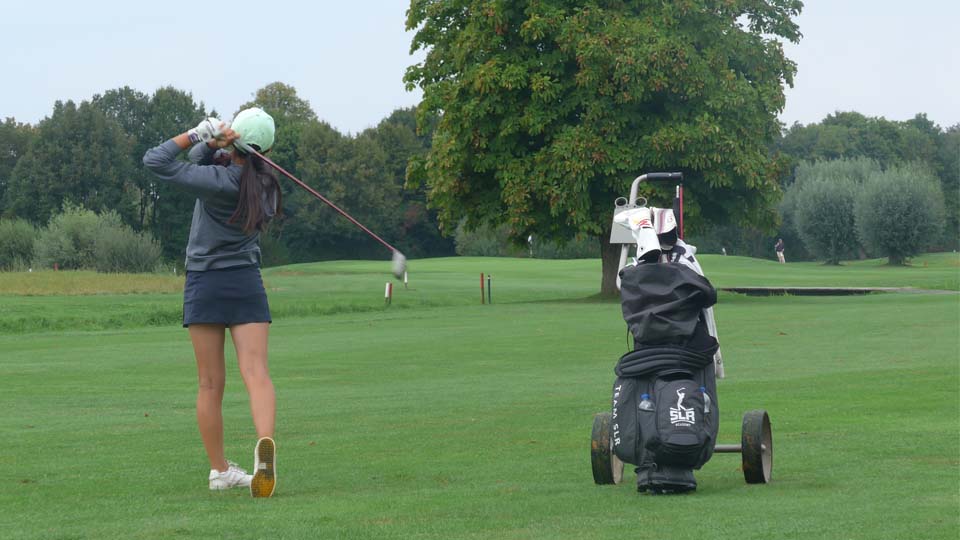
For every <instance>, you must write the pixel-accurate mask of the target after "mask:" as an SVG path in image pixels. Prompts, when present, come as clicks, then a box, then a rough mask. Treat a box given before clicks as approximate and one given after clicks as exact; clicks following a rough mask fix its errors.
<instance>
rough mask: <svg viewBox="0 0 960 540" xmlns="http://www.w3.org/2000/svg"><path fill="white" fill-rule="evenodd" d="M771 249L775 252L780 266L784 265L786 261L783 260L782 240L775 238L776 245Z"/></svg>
mask: <svg viewBox="0 0 960 540" xmlns="http://www.w3.org/2000/svg"><path fill="white" fill-rule="evenodd" d="M773 249H774V250H775V251H776V252H777V260H778V261H780V264H786V262H787V261H786V260H784V258H783V238H777V243H776V244H774V246H773Z"/></svg>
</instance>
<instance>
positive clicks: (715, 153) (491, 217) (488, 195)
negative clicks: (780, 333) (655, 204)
mask: <svg viewBox="0 0 960 540" xmlns="http://www.w3.org/2000/svg"><path fill="white" fill-rule="evenodd" d="M801 7H802V3H801V2H800V1H798V0H749V1H748V0H731V1H727V2H716V1H708V0H686V1H681V2H646V1H633V2H623V1H604V0H585V1H579V2H573V1H569V0H411V4H410V9H409V11H408V13H407V28H408V29H409V30H415V31H416V34H415V36H414V38H413V43H412V47H411V48H412V50H419V49H425V50H426V51H427V53H426V57H425V59H424V60H423V62H421V63H419V64H416V65H413V66H411V67H410V68H408V70H407V73H406V76H405V80H406V82H407V84H408V86H410V87H413V86H419V87H421V88H422V89H423V93H424V98H423V101H422V102H421V105H420V109H419V111H420V113H421V114H422V115H424V116H427V115H429V114H432V113H437V114H440V115H441V116H440V120H439V123H438V125H437V128H436V132H435V134H434V137H433V145H432V148H431V150H430V152H429V154H428V155H427V156H426V157H424V158H423V159H419V160H415V161H414V162H413V163H412V165H411V169H410V172H409V174H410V179H411V180H412V181H417V180H423V181H425V182H426V183H427V184H428V186H429V188H430V197H431V202H432V204H433V205H435V206H436V207H437V208H438V209H439V217H440V221H441V224H442V225H443V226H444V227H445V228H446V229H447V230H448V231H449V230H451V229H452V227H453V226H454V225H455V224H456V223H457V222H459V221H460V220H461V218H466V220H467V224H468V226H475V225H477V224H480V223H483V222H492V223H508V224H509V225H510V227H511V231H512V234H513V236H514V238H517V239H523V238H526V237H527V235H528V234H530V233H535V234H536V235H538V236H539V237H544V238H571V237H573V236H574V235H575V234H576V233H580V232H582V233H588V234H592V235H596V236H598V237H599V238H600V240H601V243H602V246H603V249H602V254H603V280H602V282H601V292H603V293H606V294H612V293H614V292H615V290H616V289H615V285H614V278H615V271H616V252H617V250H616V248H611V246H609V245H607V244H605V243H603V242H605V240H606V237H607V234H608V231H609V227H610V223H611V209H612V203H613V201H614V199H615V198H616V197H617V196H621V195H623V194H624V192H625V191H626V189H627V186H628V185H629V180H631V179H632V178H633V177H635V176H637V175H638V174H640V173H643V172H647V171H658V170H680V171H682V172H684V173H685V175H686V183H685V185H686V186H687V187H688V198H687V200H688V202H689V204H688V211H689V215H688V220H687V222H688V223H690V222H691V221H692V223H691V224H693V225H696V224H700V225H703V224H705V223H708V222H710V223H722V222H726V221H733V222H740V223H747V222H751V223H754V224H758V225H759V226H765V227H771V226H772V225H773V224H774V223H775V221H776V213H775V211H774V203H775V201H776V200H777V198H778V196H779V194H778V186H777V182H776V177H777V166H776V161H775V160H773V159H771V156H770V154H769V152H768V148H769V147H770V146H771V145H772V142H773V140H774V139H775V138H776V137H778V136H779V123H778V121H777V119H776V115H777V113H778V112H779V111H780V110H782V108H783V105H784V93H783V85H784V83H787V84H792V80H793V75H794V72H795V65H794V64H793V63H792V62H791V61H790V60H788V59H787V58H786V57H785V56H784V53H783V49H782V47H781V44H780V42H779V41H778V38H783V39H787V40H790V41H797V40H798V39H799V37H800V33H799V31H798V28H797V26H796V24H795V23H794V22H793V20H792V17H795V16H796V15H798V14H799V12H800V9H801ZM664 203H665V201H664ZM689 218H692V219H689Z"/></svg>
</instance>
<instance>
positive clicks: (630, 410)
mask: <svg viewBox="0 0 960 540" xmlns="http://www.w3.org/2000/svg"><path fill="white" fill-rule="evenodd" d="M639 382H640V380H639V379H637V378H636V377H617V379H616V381H614V383H613V409H612V411H611V412H612V418H611V420H612V425H611V426H610V427H611V430H610V438H611V443H612V444H613V452H614V454H616V455H617V457H618V458H620V460H621V461H623V462H625V463H634V464H636V463H639V455H638V452H639V449H640V426H639V424H638V419H637V416H638V413H639V412H640V411H639V409H638V404H639V399H640V389H639Z"/></svg>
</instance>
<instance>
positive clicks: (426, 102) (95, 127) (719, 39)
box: [0, 0, 960, 293]
mask: <svg viewBox="0 0 960 540" xmlns="http://www.w3.org/2000/svg"><path fill="white" fill-rule="evenodd" d="M801 8H802V2H800V1H799V0H758V1H751V2H722V3H719V4H718V3H716V2H679V3H678V2H660V3H643V2H641V3H636V2H633V3H631V2H613V3H611V2H605V1H600V0H582V1H578V2H569V1H566V0H516V1H513V2H489V1H487V0H456V1H454V0H411V1H410V8H409V10H408V20H407V29H408V30H410V31H412V32H413V33H414V38H413V43H412V49H414V50H417V49H422V50H424V51H426V54H425V55H424V60H423V61H422V62H420V63H418V64H416V65H413V66H410V67H409V68H408V70H407V73H406V76H405V81H406V83H407V85H408V86H409V87H411V88H413V87H420V88H421V89H422V90H423V95H424V98H423V101H422V103H421V104H420V105H419V106H418V108H417V111H416V115H415V116H416V120H415V119H414V114H413V112H412V111H409V110H400V111H396V112H394V113H393V114H392V115H391V116H390V117H388V118H387V119H385V120H384V121H383V122H381V124H380V125H378V126H377V127H375V128H372V129H369V130H366V131H364V132H362V133H359V134H356V135H344V134H341V133H339V132H337V131H336V130H335V129H333V128H332V127H330V126H329V125H328V124H326V123H324V122H322V121H321V120H319V118H318V117H317V115H316V113H315V112H314V111H313V109H312V108H311V107H310V104H309V103H307V102H306V101H305V100H303V99H301V98H299V97H298V96H297V95H296V92H295V90H294V89H293V88H291V87H289V86H286V85H284V84H281V83H274V84H271V85H268V86H267V87H265V88H263V89H261V90H259V91H258V92H257V93H256V95H255V96H254V100H253V101H252V102H251V103H256V104H257V105H260V106H262V107H264V108H265V109H266V110H267V111H268V112H270V113H271V114H272V115H273V116H274V117H275V118H276V119H277V124H278V128H279V134H278V141H277V145H276V147H275V150H274V157H275V159H276V161H278V162H279V163H281V164H282V165H284V166H286V167H289V168H290V169H292V170H293V172H295V173H296V174H298V175H300V176H302V177H303V178H305V179H306V180H308V181H310V182H311V183H312V184H314V185H315V186H316V187H317V188H318V189H319V190H320V191H322V192H324V193H326V194H328V195H329V196H330V197H331V198H332V199H333V200H334V201H336V202H337V203H339V204H342V205H343V207H344V208H346V209H347V210H348V211H350V212H351V213H353V214H354V215H355V216H356V217H357V218H359V219H360V220H361V221H364V222H367V223H369V224H370V225H371V226H372V227H373V228H375V229H377V230H378V231H380V232H383V234H384V236H385V237H387V239H388V240H390V241H392V242H394V243H395V244H396V245H398V247H401V248H402V249H404V250H406V251H407V253H408V254H409V255H411V256H425V255H440V254H448V253H452V251H453V245H452V243H451V241H450V240H449V239H448V238H444V237H442V236H441V235H440V234H439V231H440V230H443V231H446V232H447V233H451V234H452V233H453V232H454V231H455V230H456V229H457V228H458V227H460V226H463V228H464V229H463V230H465V231H467V232H469V231H473V230H477V229H478V228H482V227H487V230H489V231H493V233H494V234H503V233H505V234H507V235H508V237H509V238H510V239H512V240H513V241H515V242H516V243H518V244H519V245H525V244H526V239H527V238H528V237H529V236H530V235H533V236H534V237H536V238H538V239H541V240H558V241H561V242H562V241H564V240H569V239H571V238H580V239H583V238H593V239H595V241H597V242H598V244H599V246H598V248H599V249H598V252H599V253H600V254H601V258H602V260H603V279H602V284H601V292H604V293H613V292H615V287H614V282H615V271H616V262H617V251H618V250H617V249H616V248H614V247H611V246H609V245H608V244H607V243H606V241H605V240H606V238H608V236H609V228H610V226H611V223H610V212H611V203H612V201H613V200H614V199H615V198H616V197H618V196H620V195H623V193H624V191H625V189H626V187H627V186H628V185H629V182H630V180H631V179H632V178H633V177H634V176H636V175H637V174H640V173H643V172H649V171H658V170H660V171H662V170H669V171H681V172H683V173H684V176H685V185H686V188H687V189H686V199H685V202H686V212H687V215H686V216H685V218H686V219H685V224H686V225H687V228H688V230H689V232H690V233H692V234H694V235H697V234H700V235H707V236H710V235H714V236H716V235H717V234H722V235H724V237H723V238H719V239H716V240H718V242H717V243H718V244H720V245H722V246H727V247H728V252H733V253H738V252H739V253H745V254H751V255H756V254H769V253H770V252H769V246H771V245H772V238H773V237H774V236H773V235H774V233H777V232H779V234H781V235H784V236H786V235H788V234H794V235H795V236H796V235H798V234H799V233H798V232H797V231H795V230H794V229H791V228H789V227H785V228H784V229H783V230H781V231H777V227H778V226H779V225H780V223H781V216H780V214H779V213H778V210H780V209H779V207H778V204H779V203H780V200H781V197H782V195H783V193H784V192H786V191H788V190H789V189H790V187H791V185H792V184H794V183H795V182H796V177H795V175H794V172H793V171H794V170H795V169H796V168H797V166H799V164H800V163H802V162H805V161H814V162H815V161H816V160H824V159H834V158H841V157H847V158H850V157H868V158H871V159H873V160H875V161H876V162H877V163H878V165H879V166H880V168H881V169H883V170H893V169H894V168H896V169H897V170H901V171H903V170H919V169H924V170H929V171H930V174H931V175H933V176H934V177H936V178H937V179H938V181H939V183H940V186H941V191H942V192H943V193H944V194H945V197H946V199H945V203H946V204H945V207H946V215H947V222H948V228H947V229H946V230H947V232H946V234H943V235H939V234H938V233H931V234H937V235H938V236H939V245H940V246H941V247H952V246H956V243H957V232H958V231H957V226H958V219H957V215H958V214H957V197H956V194H957V184H958V180H957V174H958V170H960V165H958V164H957V163H956V160H957V152H956V151H955V150H956V148H957V129H958V128H956V127H955V128H950V129H947V130H943V129H941V128H940V127H939V126H936V125H935V124H933V123H932V122H930V121H929V120H927V119H926V117H925V116H923V115H919V116H918V117H916V118H914V119H912V120H910V121H907V122H891V121H887V120H884V119H882V118H880V119H877V118H867V117H864V116H862V115H859V114H857V113H839V114H837V115H832V116H830V117H828V118H827V119H825V120H824V121H823V122H821V123H819V124H813V125H810V126H799V125H797V126H793V127H792V128H790V129H789V130H787V131H786V133H784V132H783V131H782V126H781V125H780V123H779V122H778V121H777V114H778V112H779V111H781V110H782V109H783V105H784V102H785V96H784V86H785V85H788V84H792V81H793V77H794V74H795V73H796V69H797V66H796V65H795V64H794V63H793V62H792V61H790V60H789V59H788V58H786V56H785V55H784V52H783V48H782V45H781V41H782V40H786V41H793V42H796V41H798V40H799V39H800V30H799V28H798V27H797V25H796V23H795V21H794V19H795V18H796V16H797V15H799V13H800V10H801ZM204 114H207V113H206V112H205V111H204V107H203V105H202V104H196V103H195V102H194V101H193V99H192V98H191V96H190V95H189V94H187V93H184V92H182V91H179V90H176V89H172V88H166V89H161V90H158V91H157V92H156V93H155V94H154V95H152V96H147V95H145V94H142V93H139V92H137V91H135V90H132V89H129V88H122V89H118V90H113V91H110V92H106V93H105V94H103V95H99V96H95V97H94V98H93V99H92V100H91V101H90V102H84V103H81V104H80V105H79V106H77V105H74V104H72V103H69V102H68V103H66V104H57V106H56V107H55V109H54V113H53V115H51V117H49V118H47V119H45V120H44V121H42V122H41V123H40V124H39V125H38V126H36V127H31V126H23V125H20V124H17V123H16V122H13V121H8V122H7V123H5V124H4V129H3V131H2V132H0V145H5V148H4V149H3V150H4V151H0V192H2V201H3V203H2V204H3V207H2V208H0V212H2V213H3V214H5V215H8V216H9V215H15V216H21V217H26V218H27V219H30V220H31V221H34V222H36V223H42V222H43V220H45V219H47V218H48V217H49V216H50V215H51V214H52V212H54V211H55V209H56V208H57V205H59V204H61V202H62V201H63V200H70V201H74V202H75V203H77V204H82V205H83V206H85V207H87V208H92V209H101V208H115V209H117V211H118V212H119V213H120V215H121V216H122V217H123V219H124V220H125V221H126V222H127V223H130V224H131V225H133V226H134V228H136V229H137V230H146V231H149V232H150V233H152V234H154V235H155V236H157V238H158V239H159V240H160V242H161V244H162V245H163V248H164V252H165V254H167V256H169V257H176V256H179V254H180V253H182V246H183V242H184V239H185V238H186V229H187V227H188V223H189V220H188V218H187V216H188V215H189V210H190V207H191V206H192V201H190V200H188V198H186V197H184V196H182V195H181V194H179V193H177V192H175V191H171V190H169V188H168V186H164V185H157V184H156V183H155V182H154V181H153V180H152V179H151V178H150V177H149V175H147V174H146V173H145V172H144V171H143V170H142V168H139V167H137V166H136V160H138V159H139V156H140V155H141V154H142V152H143V150H145V149H146V148H147V147H149V146H151V145H153V144H157V143H159V142H160V141H162V140H163V139H164V138H166V137H168V136H170V135H172V134H174V133H178V132H180V131H182V130H183V129H185V128H187V127H189V126H191V125H193V124H194V123H195V122H196V121H197V119H198V118H201V117H202V116H203V115H204ZM6 148H9V151H6ZM118 150H120V151H118ZM4 175H5V176H4ZM286 189H288V191H289V193H288V194H287V195H288V197H287V201H288V203H289V204H288V205H287V208H286V210H287V213H288V219H287V220H286V221H285V222H283V223H281V224H280V226H279V227H276V228H274V229H273V231H272V233H271V234H270V235H269V236H268V237H267V238H265V239H264V244H265V246H266V248H265V249H266V251H267V255H268V260H272V261H273V262H285V261H287V260H291V261H299V260H315V259H321V258H339V257H345V256H350V257H358V256H359V257H369V256H374V255H375V254H379V251H378V250H379V249H380V248H378V247H377V246H376V245H375V244H372V243H370V242H369V241H367V240H366V239H364V238H363V237H362V236H361V234H360V233H359V232H358V231H356V230H355V229H354V228H353V227H352V226H350V225H348V224H347V223H345V222H343V221H342V220H340V219H339V218H338V217H336V215H335V214H334V213H333V212H332V211H330V210H329V209H327V208H326V207H324V206H322V205H319V204H317V203H316V202H315V201H312V200H311V199H310V198H309V197H308V196H307V195H306V194H304V193H301V192H299V191H296V190H293V188H292V187H290V186H289V185H287V187H286ZM641 195H644V196H646V197H648V198H649V199H650V200H651V201H652V202H654V203H655V204H661V205H662V204H669V203H668V202H667V201H669V199H670V187H668V186H657V185H653V184H651V185H646V186H644V187H643V189H642V193H641ZM428 204H429V208H431V209H428ZM434 212H436V214H434ZM853 234H854V236H855V233H853ZM708 243H709V242H708ZM800 243H801V239H800V238H799V237H798V236H797V237H796V242H795V243H792V244H791V245H799V244H800ZM740 244H743V245H746V246H750V245H753V246H754V247H757V246H761V245H762V246H764V247H763V250H762V251H756V250H755V251H748V250H744V251H741V250H739V249H738V248H737V246H738V245H740ZM270 257H272V259H270Z"/></svg>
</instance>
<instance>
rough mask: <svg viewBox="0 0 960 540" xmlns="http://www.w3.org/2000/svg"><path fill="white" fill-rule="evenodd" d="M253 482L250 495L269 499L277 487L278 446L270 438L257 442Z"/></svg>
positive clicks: (254, 452)
mask: <svg viewBox="0 0 960 540" xmlns="http://www.w3.org/2000/svg"><path fill="white" fill-rule="evenodd" d="M253 469H254V470H253V480H252V481H251V482H250V495H251V496H253V497H269V496H271V495H273V490H274V488H276V487H277V444H276V443H275V442H273V439H271V438H270V437H263V438H262V439H260V440H259V441H257V447H256V448H255V449H254V450H253Z"/></svg>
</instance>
